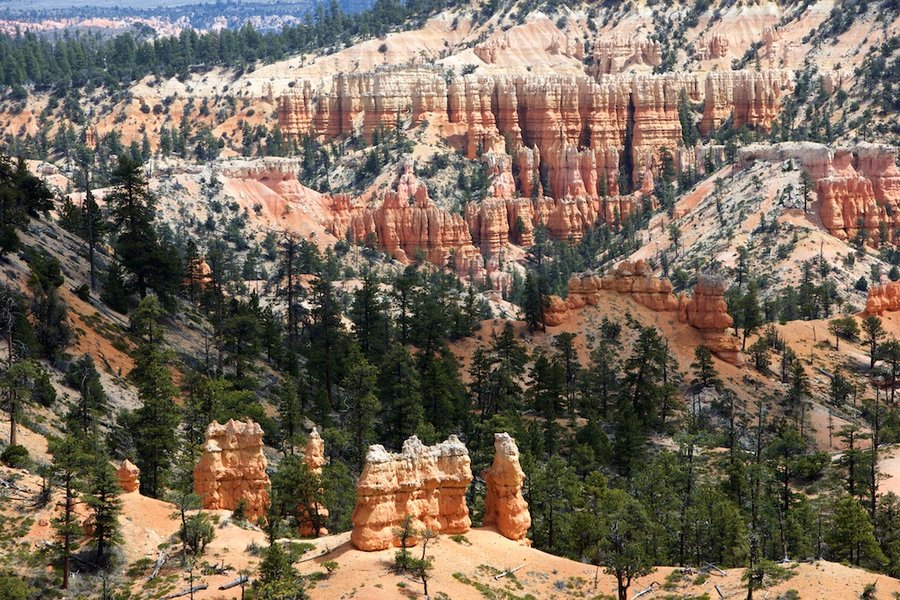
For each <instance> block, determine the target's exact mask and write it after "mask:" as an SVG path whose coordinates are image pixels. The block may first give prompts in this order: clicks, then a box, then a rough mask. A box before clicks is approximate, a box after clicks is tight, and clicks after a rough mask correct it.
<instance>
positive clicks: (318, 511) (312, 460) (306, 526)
mask: <svg viewBox="0 0 900 600" xmlns="http://www.w3.org/2000/svg"><path fill="white" fill-rule="evenodd" d="M303 462H304V463H305V464H306V466H307V468H308V469H309V470H310V472H311V473H314V474H315V475H316V476H317V477H321V476H322V468H323V467H324V466H325V465H326V464H327V462H328V460H327V459H326V458H325V441H324V440H323V439H322V436H321V435H319V431H318V430H317V429H316V428H315V427H313V430H312V432H310V434H309V439H308V440H307V442H306V448H304V450H303ZM297 512H298V515H297V520H298V521H299V522H300V535H302V536H303V537H317V536H322V535H328V530H327V529H325V528H324V527H322V523H324V522H325V521H326V520H327V519H328V509H327V508H326V507H324V506H323V505H321V504H318V503H316V504H314V505H313V506H301V507H299V508H298V510H297Z"/></svg>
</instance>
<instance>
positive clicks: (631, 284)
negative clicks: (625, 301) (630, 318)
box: [600, 260, 678, 311]
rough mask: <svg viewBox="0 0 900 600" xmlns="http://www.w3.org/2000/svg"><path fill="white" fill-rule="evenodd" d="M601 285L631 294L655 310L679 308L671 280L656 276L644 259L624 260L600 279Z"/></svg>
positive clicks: (635, 299) (639, 301)
mask: <svg viewBox="0 0 900 600" xmlns="http://www.w3.org/2000/svg"><path fill="white" fill-rule="evenodd" d="M600 287H601V288H602V289H607V290H614V291H616V292H619V293H624V294H631V295H632V297H633V299H634V301H635V302H637V303H638V304H640V305H642V306H646V307H647V308H650V309H652V310H655V311H674V310H677V309H678V298H677V297H676V296H675V295H674V294H673V293H672V284H671V282H669V280H668V279H661V278H657V277H654V276H653V273H652V271H651V270H650V267H649V266H648V265H647V263H645V262H644V261H642V260H639V261H635V262H630V261H627V260H623V261H622V262H620V263H619V264H618V265H616V267H615V269H613V271H612V272H611V273H610V274H609V275H607V276H606V277H603V278H602V279H601V280H600Z"/></svg>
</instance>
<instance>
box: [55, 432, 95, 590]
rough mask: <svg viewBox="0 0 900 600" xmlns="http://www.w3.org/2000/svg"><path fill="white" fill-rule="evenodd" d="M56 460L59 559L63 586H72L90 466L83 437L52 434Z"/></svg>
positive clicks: (56, 523) (56, 519)
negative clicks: (83, 485)
mask: <svg viewBox="0 0 900 600" xmlns="http://www.w3.org/2000/svg"><path fill="white" fill-rule="evenodd" d="M48 447H49V451H50V456H51V457H52V459H53V460H52V463H51V465H50V468H51V471H52V473H53V479H54V481H56V482H57V483H58V484H59V485H60V487H62V499H61V501H60V504H61V506H62V512H61V513H60V515H59V516H58V517H57V518H55V519H54V520H53V528H54V529H55V530H56V535H57V537H58V538H59V539H60V542H61V543H60V546H59V559H60V561H61V562H62V571H63V576H62V586H61V587H62V589H64V590H66V589H69V573H70V571H71V566H72V554H73V553H74V552H75V550H76V549H77V544H78V540H80V539H81V536H82V535H83V530H82V527H81V519H80V517H79V516H78V514H77V513H76V512H75V507H76V502H77V498H78V495H79V491H80V477H81V475H82V473H83V472H84V470H85V469H86V468H87V465H88V463H89V458H88V456H87V455H86V454H85V452H84V449H83V448H82V444H81V441H80V440H78V439H77V438H75V437H74V436H72V435H65V436H64V437H62V438H51V439H50V440H49V443H48Z"/></svg>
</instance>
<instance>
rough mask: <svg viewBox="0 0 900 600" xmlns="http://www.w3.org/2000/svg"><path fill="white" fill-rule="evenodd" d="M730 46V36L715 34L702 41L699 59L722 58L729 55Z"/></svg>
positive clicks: (698, 52) (698, 53) (698, 49)
mask: <svg viewBox="0 0 900 600" xmlns="http://www.w3.org/2000/svg"><path fill="white" fill-rule="evenodd" d="M728 46H729V42H728V36H726V35H723V34H721V33H715V34H712V35H709V36H706V37H704V38H702V39H701V40H700V43H699V47H698V48H697V58H698V59H699V60H710V59H716V58H722V57H724V56H727V55H728Z"/></svg>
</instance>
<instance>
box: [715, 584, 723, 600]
mask: <svg viewBox="0 0 900 600" xmlns="http://www.w3.org/2000/svg"><path fill="white" fill-rule="evenodd" d="M713 587H714V588H716V592H717V593H718V594H719V598H721V599H722V600H725V594H723V593H722V590H720V589H719V584H716V585H714V586H713Z"/></svg>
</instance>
